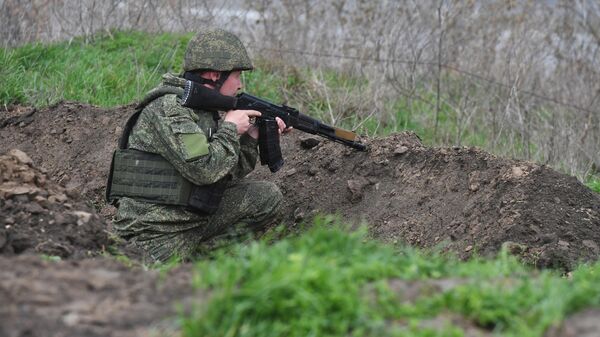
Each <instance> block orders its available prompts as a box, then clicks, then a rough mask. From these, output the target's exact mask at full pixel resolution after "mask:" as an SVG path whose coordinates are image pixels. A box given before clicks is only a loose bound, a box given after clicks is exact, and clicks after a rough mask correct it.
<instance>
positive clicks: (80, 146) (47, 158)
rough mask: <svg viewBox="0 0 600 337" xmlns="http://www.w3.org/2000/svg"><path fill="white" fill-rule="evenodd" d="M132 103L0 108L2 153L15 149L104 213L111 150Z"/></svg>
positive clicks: (106, 212) (107, 211)
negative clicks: (119, 105) (117, 105)
mask: <svg viewBox="0 0 600 337" xmlns="http://www.w3.org/2000/svg"><path fill="white" fill-rule="evenodd" d="M133 110H134V105H128V106H123V107H119V108H114V109H104V108H100V107H95V106H91V105H87V104H81V103H76V102H59V103H57V104H55V105H53V106H50V107H47V108H42V109H34V108H30V107H22V106H13V107H12V108H11V109H9V110H7V111H1V112H0V139H1V141H0V153H4V152H6V151H8V150H10V149H12V148H17V149H19V150H21V151H23V152H25V153H27V154H29V155H30V156H31V159H32V160H33V162H34V163H36V165H37V167H39V168H40V169H42V170H45V171H46V172H47V173H48V176H49V177H51V179H52V180H54V181H55V182H57V183H59V184H61V185H63V186H65V187H66V188H67V189H70V190H76V191H78V192H79V193H80V194H81V195H82V196H83V197H84V198H85V200H89V201H90V202H91V203H93V204H94V206H95V207H96V208H97V209H98V210H99V211H100V214H102V215H103V216H105V217H110V216H111V215H112V212H113V211H114V210H113V209H112V208H111V207H104V206H105V203H104V188H105V184H106V176H107V172H108V168H109V166H110V161H111V157H112V151H113V150H114V149H115V147H116V144H117V140H118V138H119V137H120V136H121V132H122V130H123V129H122V127H123V126H124V125H125V120H126V119H127V118H128V117H129V115H131V114H132V113H133Z"/></svg>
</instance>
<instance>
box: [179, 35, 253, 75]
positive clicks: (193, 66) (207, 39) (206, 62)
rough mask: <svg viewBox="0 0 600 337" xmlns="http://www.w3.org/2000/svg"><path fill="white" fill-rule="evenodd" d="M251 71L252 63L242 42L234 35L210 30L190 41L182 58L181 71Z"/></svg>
mask: <svg viewBox="0 0 600 337" xmlns="http://www.w3.org/2000/svg"><path fill="white" fill-rule="evenodd" d="M198 69H210V70H216V71H232V70H252V69H254V66H252V62H251V61H250V58H249V57H248V52H247V51H246V48H244V45H243V44H242V41H240V39H238V37H237V36H235V35H234V34H232V33H230V32H228V31H225V30H222V29H212V30H205V31H201V32H199V33H198V34H196V36H194V37H193V38H192V40H190V42H189V43H188V46H187V49H186V50H185V55H184V57H183V70H184V71H191V70H198Z"/></svg>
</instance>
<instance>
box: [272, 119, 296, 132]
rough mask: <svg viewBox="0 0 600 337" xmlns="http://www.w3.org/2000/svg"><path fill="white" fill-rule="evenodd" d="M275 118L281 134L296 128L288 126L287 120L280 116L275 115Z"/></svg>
mask: <svg viewBox="0 0 600 337" xmlns="http://www.w3.org/2000/svg"><path fill="white" fill-rule="evenodd" d="M275 120H276V121H277V126H279V134H282V133H288V132H290V131H292V130H293V129H294V128H293V127H289V128H288V127H287V126H286V125H285V122H284V121H283V119H281V118H279V117H275Z"/></svg>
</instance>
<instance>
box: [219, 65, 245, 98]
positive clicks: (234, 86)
mask: <svg viewBox="0 0 600 337" xmlns="http://www.w3.org/2000/svg"><path fill="white" fill-rule="evenodd" d="M241 74H242V72H241V71H239V70H238V71H232V72H231V74H229V77H228V78H227V79H226V80H225V82H224V83H223V85H222V86H221V90H219V92H220V93H221V94H223V95H226V96H235V95H236V94H237V92H238V90H241V89H242V80H241V78H240V76H241Z"/></svg>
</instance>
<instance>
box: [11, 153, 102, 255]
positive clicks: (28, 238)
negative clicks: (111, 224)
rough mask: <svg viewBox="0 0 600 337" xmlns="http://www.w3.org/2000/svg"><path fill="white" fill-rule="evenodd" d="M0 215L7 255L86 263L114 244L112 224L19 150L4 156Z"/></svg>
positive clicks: (73, 191)
mask: <svg viewBox="0 0 600 337" xmlns="http://www.w3.org/2000/svg"><path fill="white" fill-rule="evenodd" d="M0 215H1V216H0V254H1V255H5V256H10V255H18V254H23V253H36V254H45V255H51V256H59V257H61V258H70V257H74V258H81V257H86V256H93V255H97V254H98V253H99V252H101V251H102V250H103V249H104V248H105V247H106V246H108V244H109V243H110V240H109V236H108V232H107V231H106V228H107V224H106V221H105V220H104V219H103V218H102V217H100V216H98V215H97V214H96V212H95V211H94V210H93V209H92V208H90V207H89V206H87V205H86V204H85V202H84V201H83V200H82V199H81V197H80V196H79V195H78V193H77V192H76V191H75V190H69V189H65V188H64V187H62V186H60V185H59V184H57V183H55V182H53V181H52V180H50V179H48V177H47V176H46V174H45V173H43V172H42V171H40V170H38V169H36V168H35V167H34V166H33V161H32V160H31V158H29V156H28V155H27V154H25V153H24V152H22V151H20V150H17V149H13V150H11V151H9V152H8V154H5V155H0Z"/></svg>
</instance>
